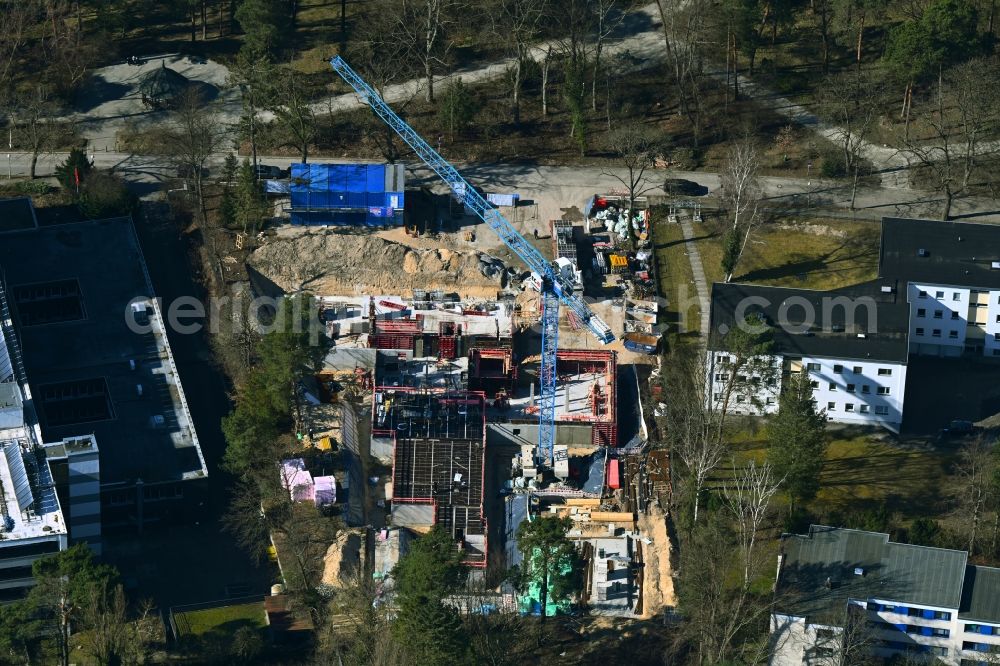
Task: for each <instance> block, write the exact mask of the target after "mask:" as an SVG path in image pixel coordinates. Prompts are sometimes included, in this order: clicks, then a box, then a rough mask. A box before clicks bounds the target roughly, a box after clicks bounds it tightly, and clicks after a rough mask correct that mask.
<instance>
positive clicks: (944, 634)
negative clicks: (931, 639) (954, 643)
mask: <svg viewBox="0 0 1000 666" xmlns="http://www.w3.org/2000/svg"><path fill="white" fill-rule="evenodd" d="M931 636H938V637H940V638H948V637H949V636H951V631H950V630H949V629H931Z"/></svg>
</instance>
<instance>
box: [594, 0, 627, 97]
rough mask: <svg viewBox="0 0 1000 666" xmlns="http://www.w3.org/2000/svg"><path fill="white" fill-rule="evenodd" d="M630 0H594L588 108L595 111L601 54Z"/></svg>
mask: <svg viewBox="0 0 1000 666" xmlns="http://www.w3.org/2000/svg"><path fill="white" fill-rule="evenodd" d="M631 8H632V7H631V2H630V0H624V2H622V1H621V0H594V8H593V12H594V38H593V41H594V58H593V69H592V70H591V76H590V108H591V110H592V111H595V112H596V111H597V80H598V79H599V78H600V72H601V55H602V54H603V53H604V44H605V42H606V41H607V39H608V37H610V36H611V33H613V32H614V31H615V29H616V28H617V27H618V26H620V25H621V24H622V22H623V21H624V20H625V17H626V16H628V12H629V11H630V10H631Z"/></svg>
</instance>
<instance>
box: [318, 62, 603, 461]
mask: <svg viewBox="0 0 1000 666" xmlns="http://www.w3.org/2000/svg"><path fill="white" fill-rule="evenodd" d="M330 64H331V65H332V66H333V70H334V71H335V72H337V74H339V75H340V77H341V78H342V79H344V81H345V82H347V85H349V86H351V88H353V89H354V92H356V93H357V94H358V97H359V98H360V99H361V101H362V102H364V103H365V104H367V105H368V106H370V107H371V108H372V111H374V112H375V114H376V115H377V116H378V117H379V118H381V119H382V120H383V121H384V122H385V124H387V125H388V126H389V127H390V128H392V130H393V131H394V132H396V134H398V135H399V137H400V138H401V139H402V140H403V141H404V142H406V144H407V145H408V146H409V147H410V148H412V149H413V152H415V153H416V154H417V156H418V157H419V158H420V159H421V160H422V161H423V163H424V164H426V165H427V166H428V167H429V168H430V169H431V170H432V171H434V173H436V174H437V175H438V177H439V178H440V179H441V180H443V181H444V182H445V184H446V185H448V187H449V188H450V189H451V193H452V195H453V196H454V197H455V198H456V199H457V200H458V201H460V202H462V203H464V204H465V206H467V207H468V208H469V209H470V210H471V211H473V212H474V213H475V214H476V215H477V216H478V217H479V218H480V219H481V220H482V221H483V222H485V223H486V224H487V225H488V226H489V227H490V229H492V230H493V231H494V232H495V233H496V234H497V236H499V237H500V240H501V241H503V242H504V244H505V245H506V246H507V247H509V248H510V249H511V251H512V252H513V253H514V254H516V255H517V256H518V257H520V259H521V261H523V262H524V263H525V264H526V265H527V266H528V269H529V270H531V271H533V272H534V273H535V274H537V275H538V276H539V277H540V278H541V281H542V284H541V296H542V356H541V367H540V370H539V384H540V387H539V389H540V390H539V411H538V452H539V456H544V461H545V462H546V463H547V464H550V465H551V464H552V463H553V462H554V461H553V448H554V445H555V434H556V425H555V417H556V352H557V350H558V348H559V304H560V302H562V303H563V304H564V305H565V306H566V307H568V308H569V309H570V310H572V311H573V313H574V314H575V315H576V317H577V318H578V319H579V320H580V321H581V322H582V323H583V324H584V325H585V326H586V327H587V328H588V329H589V330H590V332H591V333H593V335H594V337H596V338H597V339H598V340H600V341H601V343H603V344H607V343H609V342H611V341H613V340H614V339H615V336H614V334H613V333H612V332H611V328H610V327H609V326H608V325H607V324H606V323H604V321H603V320H602V319H601V318H600V317H598V316H597V315H596V314H594V312H593V311H592V310H591V309H590V308H589V307H588V306H587V304H586V303H584V302H583V299H582V298H580V297H578V296H576V295H575V294H574V293H573V283H572V280H571V279H568V278H566V277H565V276H563V274H562V273H561V272H560V271H558V270H556V269H555V268H553V266H552V264H551V263H549V262H548V261H546V259H545V257H543V256H542V253H541V252H539V251H538V250H537V249H536V248H535V246H534V245H532V244H531V243H529V242H528V241H527V240H526V239H525V238H524V237H523V236H522V235H521V234H520V233H518V231H517V230H516V229H515V228H514V226H513V225H512V224H511V223H510V222H509V221H508V220H507V218H505V217H504V216H503V215H501V214H500V212H499V211H498V210H497V209H496V208H494V207H492V206H491V205H490V204H489V202H487V201H486V199H485V198H483V196H482V195H480V194H479V193H478V192H477V191H476V190H475V189H474V188H473V187H472V186H471V185H470V184H469V183H468V182H467V181H466V180H465V178H463V177H462V176H461V174H459V173H458V171H457V170H456V169H455V167H453V166H452V165H451V164H449V163H448V161H447V160H445V159H444V158H443V157H441V155H439V154H438V153H437V151H435V150H434V149H433V148H431V146H430V144H428V143H427V142H426V141H424V139H423V137H421V136H420V135H419V134H417V133H416V131H414V129H413V128H412V127H410V126H409V125H408V124H407V123H406V121H404V120H403V119H402V118H400V117H399V116H398V115H396V112H395V111H393V110H392V108H391V107H390V106H389V105H388V104H386V103H385V101H384V100H383V99H382V98H381V96H379V94H378V93H377V92H376V91H375V89H374V88H372V87H371V86H370V85H368V83H367V82H366V81H365V80H364V79H362V78H361V77H360V76H359V75H358V74H357V72H355V71H354V70H353V69H351V67H350V66H349V65H348V64H347V63H346V62H344V60H343V58H341V57H340V56H337V57H335V58H334V59H333V60H331V61H330Z"/></svg>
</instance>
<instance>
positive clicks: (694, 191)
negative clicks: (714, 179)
mask: <svg viewBox="0 0 1000 666" xmlns="http://www.w3.org/2000/svg"><path fill="white" fill-rule="evenodd" d="M663 191H664V192H666V193H667V194H669V195H671V196H675V197H676V196H681V197H703V196H705V195H706V194H708V188H707V187H705V186H704V185H701V184H699V183H696V182H694V181H693V180H685V179H684V178H667V180H666V182H665V183H664V184H663Z"/></svg>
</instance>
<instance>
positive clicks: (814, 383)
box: [809, 380, 819, 389]
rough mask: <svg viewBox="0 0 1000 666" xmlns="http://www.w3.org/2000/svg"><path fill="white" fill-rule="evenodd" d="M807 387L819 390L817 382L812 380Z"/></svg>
mask: <svg viewBox="0 0 1000 666" xmlns="http://www.w3.org/2000/svg"><path fill="white" fill-rule="evenodd" d="M809 386H811V387H813V388H814V389H818V388H819V382H817V381H815V380H813V381H811V382H809Z"/></svg>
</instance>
